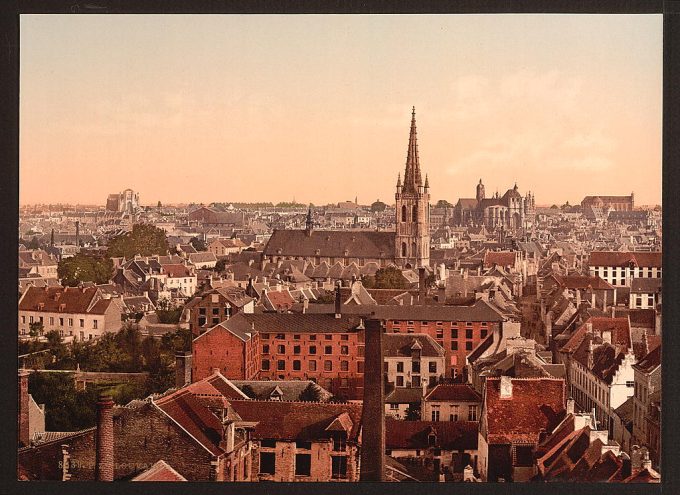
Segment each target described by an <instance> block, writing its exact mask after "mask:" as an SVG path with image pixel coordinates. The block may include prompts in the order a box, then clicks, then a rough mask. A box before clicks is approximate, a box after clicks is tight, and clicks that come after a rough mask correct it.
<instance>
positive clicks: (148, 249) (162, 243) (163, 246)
mask: <svg viewBox="0 0 680 495" xmlns="http://www.w3.org/2000/svg"><path fill="white" fill-rule="evenodd" d="M167 253H168V240H167V237H166V236H165V231H164V230H163V229H159V228H157V227H155V226H154V225H149V224H142V223H138V224H135V225H134V226H133V227H132V230H131V231H130V232H126V233H124V234H121V235H119V236H116V237H114V238H113V239H111V240H110V241H109V247H108V250H107V255H108V257H110V258H112V257H120V256H124V257H125V258H128V259H130V258H133V257H134V256H135V255H136V254H139V255H141V256H153V255H157V254H158V255H166V254H167Z"/></svg>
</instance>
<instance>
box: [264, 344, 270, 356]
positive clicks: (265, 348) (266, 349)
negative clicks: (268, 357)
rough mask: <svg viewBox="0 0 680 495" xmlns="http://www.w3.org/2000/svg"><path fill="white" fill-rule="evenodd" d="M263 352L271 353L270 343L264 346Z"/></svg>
mask: <svg viewBox="0 0 680 495" xmlns="http://www.w3.org/2000/svg"><path fill="white" fill-rule="evenodd" d="M262 354H269V344H264V345H263V346H262Z"/></svg>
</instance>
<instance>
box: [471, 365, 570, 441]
mask: <svg viewBox="0 0 680 495" xmlns="http://www.w3.org/2000/svg"><path fill="white" fill-rule="evenodd" d="M510 380H511V383H512V396H511V397H510V398H507V399H506V398H501V397H500V382H501V379H500V378H496V377H490V378H487V379H486V382H485V383H486V385H485V389H484V391H485V397H484V403H485V416H486V418H485V419H486V425H487V434H488V439H487V441H488V442H489V443H496V444H502V443H511V442H527V443H535V442H537V441H538V439H539V435H540V433H541V431H550V430H552V429H553V428H554V427H555V426H557V425H558V424H559V422H560V421H561V420H562V419H563V418H564V415H565V410H564V405H565V402H566V397H565V385H564V380H561V379H555V378H511V379H510Z"/></svg>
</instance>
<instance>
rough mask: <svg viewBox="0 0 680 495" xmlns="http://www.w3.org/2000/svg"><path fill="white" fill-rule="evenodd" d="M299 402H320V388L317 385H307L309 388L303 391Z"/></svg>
mask: <svg viewBox="0 0 680 495" xmlns="http://www.w3.org/2000/svg"><path fill="white" fill-rule="evenodd" d="M298 400H301V401H307V402H319V401H320V400H321V390H319V386H318V385H317V384H316V383H310V384H309V385H307V388H305V389H304V390H303V391H302V393H301V394H300V397H299V399H298Z"/></svg>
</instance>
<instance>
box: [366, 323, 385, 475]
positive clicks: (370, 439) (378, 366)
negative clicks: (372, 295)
mask: <svg viewBox="0 0 680 495" xmlns="http://www.w3.org/2000/svg"><path fill="white" fill-rule="evenodd" d="M365 325H366V330H365V331H364V336H365V337H364V339H365V344H366V348H365V356H366V358H365V364H364V407H363V418H362V434H361V435H362V448H361V475H360V481H385V406H384V402H385V400H384V399H385V397H384V395H385V383H384V380H383V350H382V339H383V331H382V325H381V323H380V320H376V319H375V314H374V315H373V317H372V318H370V319H367V320H366V323H365Z"/></svg>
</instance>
